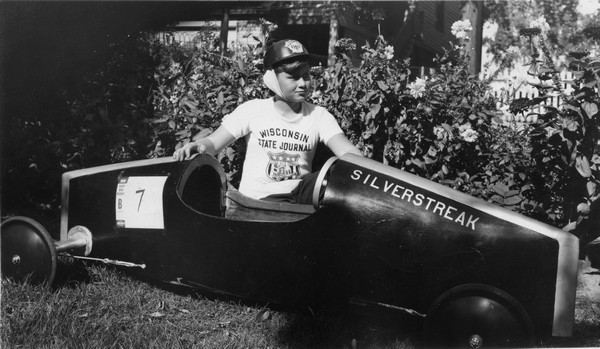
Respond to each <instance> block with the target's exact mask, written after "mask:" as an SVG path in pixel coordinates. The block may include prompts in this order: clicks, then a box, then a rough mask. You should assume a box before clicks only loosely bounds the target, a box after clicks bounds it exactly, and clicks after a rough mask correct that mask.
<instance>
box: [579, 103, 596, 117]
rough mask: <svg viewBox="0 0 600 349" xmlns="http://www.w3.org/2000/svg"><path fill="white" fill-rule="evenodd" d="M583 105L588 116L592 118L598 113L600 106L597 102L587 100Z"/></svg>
mask: <svg viewBox="0 0 600 349" xmlns="http://www.w3.org/2000/svg"><path fill="white" fill-rule="evenodd" d="M581 107H582V108H583V110H584V111H585V113H586V114H587V116H588V117H590V118H591V117H593V116H594V115H596V113H598V106H597V105H596V103H589V102H585V103H583V105H582V106H581Z"/></svg>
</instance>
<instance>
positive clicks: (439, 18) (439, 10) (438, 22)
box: [435, 1, 446, 32]
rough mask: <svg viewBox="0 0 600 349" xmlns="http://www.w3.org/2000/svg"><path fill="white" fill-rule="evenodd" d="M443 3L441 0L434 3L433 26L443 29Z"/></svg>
mask: <svg viewBox="0 0 600 349" xmlns="http://www.w3.org/2000/svg"><path fill="white" fill-rule="evenodd" d="M445 5H446V4H444V2H443V1H438V2H437V4H436V5H435V28H436V29H437V30H439V31H441V32H442V31H444V15H445V12H446V11H445Z"/></svg>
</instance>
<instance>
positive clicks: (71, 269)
mask: <svg viewBox="0 0 600 349" xmlns="http://www.w3.org/2000/svg"><path fill="white" fill-rule="evenodd" d="M580 276H581V277H580V278H579V285H578V293H577V310H576V314H575V315H576V324H575V333H574V336H573V337H572V338H567V339H553V340H551V341H550V342H548V343H545V345H546V346H552V347H557V346H565V347H600V286H599V284H600V272H599V271H598V270H597V269H591V268H589V267H584V264H583V263H582V268H581V272H580ZM420 327H421V321H420V320H419V319H415V318H413V317H410V316H408V315H399V314H389V313H380V314H371V315H364V314H354V313H348V312H342V311H320V310H317V309H303V310H296V311H291V310H286V309H276V308H272V307H268V306H266V305H257V304H247V303H241V302H239V301H233V300H223V299H213V298H210V297H207V296H206V295H197V294H194V293H192V292H189V291H184V290H179V289H170V288H165V287H159V286H157V285H155V284H151V283H147V282H144V281H140V280H137V279H132V278H131V277H129V276H128V275H126V274H123V273H121V272H119V271H117V270H114V269H112V268H105V267H103V266H97V265H88V266H87V267H86V268H84V267H83V265H82V264H80V263H70V262H68V261H62V262H61V263H60V264H59V274H58V275H57V279H56V282H55V286H54V287H52V288H51V289H45V288H43V287H39V286H37V287H35V286H30V285H22V284H15V283H12V282H8V281H3V282H2V322H1V329H0V330H1V336H2V337H1V338H2V343H1V344H2V347H3V348H9V347H25V348H38V347H45V348H66V347H69V348H166V347H169V348H356V347H360V348H415V347H419V345H420V333H421V330H420Z"/></svg>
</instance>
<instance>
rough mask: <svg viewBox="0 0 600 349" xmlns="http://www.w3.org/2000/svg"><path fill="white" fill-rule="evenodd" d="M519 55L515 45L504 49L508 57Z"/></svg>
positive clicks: (519, 52)
mask: <svg viewBox="0 0 600 349" xmlns="http://www.w3.org/2000/svg"><path fill="white" fill-rule="evenodd" d="M520 55H521V50H520V49H519V48H518V47H516V46H510V47H509V48H508V49H507V50H506V56H507V57H508V58H516V57H518V56H520Z"/></svg>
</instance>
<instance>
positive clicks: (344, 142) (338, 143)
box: [327, 133, 362, 158]
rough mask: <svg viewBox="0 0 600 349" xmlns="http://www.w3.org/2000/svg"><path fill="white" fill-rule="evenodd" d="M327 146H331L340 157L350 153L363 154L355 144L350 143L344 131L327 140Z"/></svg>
mask: <svg viewBox="0 0 600 349" xmlns="http://www.w3.org/2000/svg"><path fill="white" fill-rule="evenodd" d="M327 147H329V149H331V151H332V152H333V153H334V154H335V156H337V157H338V158H340V157H342V156H343V155H345V154H348V153H350V154H356V155H360V156H362V153H361V152H360V150H358V148H357V147H355V146H354V144H352V143H350V141H349V140H348V138H346V136H344V134H343V133H338V134H336V135H335V136H333V137H331V138H330V139H329V141H327Z"/></svg>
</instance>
